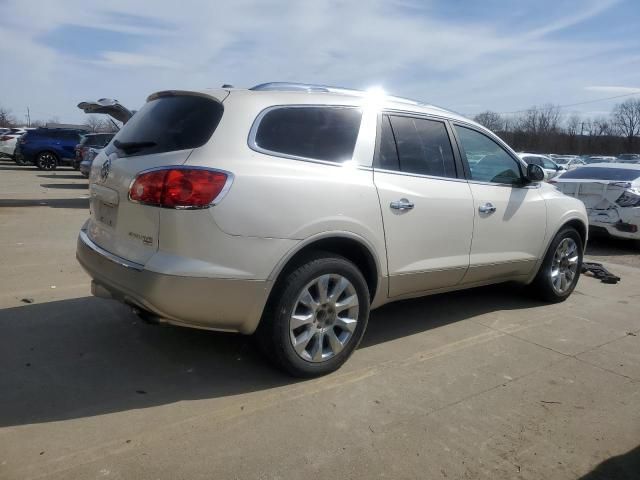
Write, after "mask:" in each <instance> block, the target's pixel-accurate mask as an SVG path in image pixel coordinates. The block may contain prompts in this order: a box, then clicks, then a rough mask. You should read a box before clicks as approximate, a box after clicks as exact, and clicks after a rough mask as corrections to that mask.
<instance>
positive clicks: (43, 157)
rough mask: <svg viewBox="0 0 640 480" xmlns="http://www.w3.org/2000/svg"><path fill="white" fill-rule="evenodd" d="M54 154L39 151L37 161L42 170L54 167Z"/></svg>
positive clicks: (55, 160)
mask: <svg viewBox="0 0 640 480" xmlns="http://www.w3.org/2000/svg"><path fill="white" fill-rule="evenodd" d="M56 162H57V159H56V156H55V155H54V154H53V153H49V152H45V153H41V154H40V156H39V157H38V163H39V164H40V168H42V169H43V170H53V169H54V168H56Z"/></svg>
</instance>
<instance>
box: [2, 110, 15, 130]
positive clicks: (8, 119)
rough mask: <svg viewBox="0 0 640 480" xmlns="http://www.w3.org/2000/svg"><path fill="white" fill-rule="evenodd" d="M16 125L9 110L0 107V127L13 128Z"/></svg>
mask: <svg viewBox="0 0 640 480" xmlns="http://www.w3.org/2000/svg"><path fill="white" fill-rule="evenodd" d="M15 123H16V120H15V118H14V117H13V115H11V110H8V109H6V108H3V107H0V127H13V126H14V125H15Z"/></svg>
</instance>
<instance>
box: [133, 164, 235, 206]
mask: <svg viewBox="0 0 640 480" xmlns="http://www.w3.org/2000/svg"><path fill="white" fill-rule="evenodd" d="M228 178H229V177H228V175H227V174H226V173H224V172H219V171H215V170H206V169H199V168H197V169H196V168H167V169H162V170H153V171H151V172H146V173H142V174H140V175H138V176H137V177H136V179H135V181H134V182H133V184H132V185H131V188H130V189H129V198H130V199H131V200H133V201H135V202H140V203H144V204H147V205H155V206H158V207H165V208H206V207H208V206H209V205H211V203H212V202H213V201H214V200H215V198H216V197H217V196H218V195H220V192H222V189H223V188H224V186H225V184H226V183H227V180H228Z"/></svg>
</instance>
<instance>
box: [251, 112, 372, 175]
mask: <svg viewBox="0 0 640 480" xmlns="http://www.w3.org/2000/svg"><path fill="white" fill-rule="evenodd" d="M361 118H362V112H361V111H360V110H359V109H357V108H351V107H317V106H309V107H306V106H305V107H297V106H296V107H278V108H274V109H272V110H269V111H267V113H266V114H265V115H264V116H263V117H262V119H261V121H260V124H259V125H258V128H257V130H256V132H255V138H254V143H255V146H256V147H258V148H259V149H260V150H264V151H267V152H268V153H275V154H281V155H286V156H292V157H301V158H308V159H313V160H324V161H327V162H335V163H341V162H345V161H347V160H351V158H352V157H353V150H354V148H355V146H356V140H357V138H358V131H359V130H360V120H361Z"/></svg>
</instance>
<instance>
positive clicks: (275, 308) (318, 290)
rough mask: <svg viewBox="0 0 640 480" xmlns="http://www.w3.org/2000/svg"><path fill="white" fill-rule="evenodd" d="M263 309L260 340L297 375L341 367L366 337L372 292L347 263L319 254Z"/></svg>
mask: <svg viewBox="0 0 640 480" xmlns="http://www.w3.org/2000/svg"><path fill="white" fill-rule="evenodd" d="M275 288H276V290H275V291H274V292H273V296H272V299H271V301H270V302H269V306H268V307H267V309H266V310H265V314H264V315H263V318H262V321H261V323H260V327H259V328H258V331H257V332H256V334H257V339H258V341H259V343H260V346H261V349H262V350H263V353H264V354H265V355H266V356H267V357H268V358H269V359H270V360H271V361H273V362H274V363H275V364H276V366H278V367H279V368H281V369H283V370H285V371H286V372H288V373H289V374H291V375H293V376H296V377H304V378H310V377H317V376H320V375H325V374H327V373H330V372H333V371H335V370H337V369H338V368H340V366H342V364H343V363H345V362H346V361H347V359H348V358H349V357H350V356H351V354H352V353H353V351H354V350H355V349H356V347H357V346H358V344H359V343H360V340H361V339H362V337H363V335H364V332H365V329H366V327H367V321H368V319H369V306H370V300H369V289H368V287H367V282H366V281H365V279H364V277H363V275H362V273H361V272H360V270H358V268H357V267H356V266H355V265H354V264H353V263H351V262H350V261H349V260H347V259H345V258H343V257H339V256H335V255H332V254H329V253H318V254H316V255H314V256H312V257H310V258H309V259H308V260H307V262H306V263H304V264H303V265H300V266H298V267H297V268H295V269H293V270H291V271H289V272H288V273H285V277H284V278H283V280H282V281H281V282H279V283H278V285H276V287H275Z"/></svg>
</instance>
